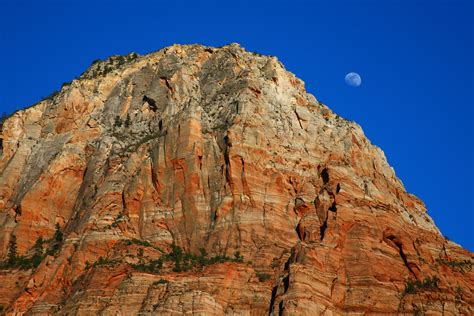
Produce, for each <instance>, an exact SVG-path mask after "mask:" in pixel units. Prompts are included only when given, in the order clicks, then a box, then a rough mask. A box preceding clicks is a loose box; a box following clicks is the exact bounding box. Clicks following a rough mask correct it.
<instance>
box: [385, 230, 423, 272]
mask: <svg viewBox="0 0 474 316" xmlns="http://www.w3.org/2000/svg"><path fill="white" fill-rule="evenodd" d="M386 238H387V239H388V240H390V241H392V242H393V244H394V245H395V246H396V247H397V248H398V253H399V254H400V258H402V260H403V264H404V265H405V267H406V268H407V269H408V271H410V272H411V274H413V275H414V276H415V278H416V274H415V272H413V269H412V268H411V267H410V264H409V263H408V259H407V256H406V254H405V252H404V251H403V244H402V243H401V242H400V241H399V240H398V239H397V237H395V236H393V235H390V236H387V237H386Z"/></svg>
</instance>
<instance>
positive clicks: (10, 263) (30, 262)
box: [0, 235, 44, 270]
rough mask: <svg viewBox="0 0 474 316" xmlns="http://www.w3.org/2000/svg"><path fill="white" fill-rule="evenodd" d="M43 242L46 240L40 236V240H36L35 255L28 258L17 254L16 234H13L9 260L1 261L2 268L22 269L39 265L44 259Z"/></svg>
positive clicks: (9, 247)
mask: <svg viewBox="0 0 474 316" xmlns="http://www.w3.org/2000/svg"><path fill="white" fill-rule="evenodd" d="M43 242H44V241H43V239H42V237H39V238H38V240H36V243H35V245H34V246H33V248H34V250H35V253H34V255H33V256H32V257H31V258H27V257H24V256H19V255H18V254H17V245H16V236H15V235H12V237H11V238H10V242H9V244H8V256H7V260H6V261H4V262H0V269H16V268H18V269H21V270H29V269H33V268H36V267H38V266H39V265H40V263H41V262H42V261H43V259H44V254H43V248H42V245H43Z"/></svg>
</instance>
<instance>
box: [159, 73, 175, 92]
mask: <svg viewBox="0 0 474 316" xmlns="http://www.w3.org/2000/svg"><path fill="white" fill-rule="evenodd" d="M160 79H161V80H163V81H164V82H165V85H166V88H168V90H169V91H171V92H173V87H171V85H170V83H169V81H168V78H166V77H160Z"/></svg>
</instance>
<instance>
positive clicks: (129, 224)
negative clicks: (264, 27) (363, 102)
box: [0, 43, 473, 314]
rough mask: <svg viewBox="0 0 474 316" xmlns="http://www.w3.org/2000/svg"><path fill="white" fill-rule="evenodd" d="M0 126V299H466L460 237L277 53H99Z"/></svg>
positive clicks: (31, 303) (400, 308)
mask: <svg viewBox="0 0 474 316" xmlns="http://www.w3.org/2000/svg"><path fill="white" fill-rule="evenodd" d="M1 139H2V155H1V159H0V175H1V178H0V210H1V211H0V246H1V247H0V255H1V258H3V259H2V260H3V262H2V265H1V268H2V269H3V270H0V281H1V283H2V285H3V287H2V290H0V293H1V295H0V305H2V306H4V307H5V309H6V310H7V311H8V312H14V313H31V314H39V313H42V314H55V313H58V312H60V313H65V314H66V313H71V314H85V313H88V314H90V313H99V312H101V313H110V314H139V313H151V314H160V313H197V312H200V313H205V314H233V313H236V314H246V313H255V314H264V313H265V314H276V313H277V312H279V313H288V314H322V313H326V312H330V313H333V314H341V313H348V312H349V313H350V312H362V313H363V312H366V313H391V314H394V313H399V312H402V313H411V312H415V311H416V310H418V309H420V308H422V310H424V311H425V312H434V313H436V312H441V311H443V312H449V313H453V314H457V313H465V314H470V313H472V307H471V305H470V304H469V302H471V301H472V299H473V296H472V293H473V291H472V290H473V286H472V282H471V281H470V280H471V279H472V272H471V267H472V258H473V255H472V253H470V252H469V251H467V250H464V249H462V248H460V247H459V246H458V245H455V244H454V243H452V242H449V241H448V240H446V239H445V238H444V237H443V236H441V234H440V233H439V231H438V229H437V228H436V226H435V225H434V223H433V221H432V220H431V218H430V217H429V215H428V214H427V212H426V208H425V206H424V204H423V203H422V202H421V201H420V200H419V199H418V198H416V197H415V196H413V195H412V194H409V193H408V192H406V190H405V188H404V187H403V185H402V183H401V181H400V180H399V179H398V178H397V177H396V175H395V173H394V171H393V169H392V168H391V167H390V166H389V165H388V163H387V161H386V158H385V155H384V154H383V152H382V150H381V149H379V148H378V147H376V146H374V145H372V144H371V143H370V141H369V140H368V139H367V138H366V137H365V135H364V133H363V132H362V129H361V128H360V126H358V125H357V124H356V123H354V122H349V121H347V120H344V119H342V118H341V117H339V116H338V115H336V114H334V113H333V112H332V111H331V110H330V109H329V108H328V107H327V106H326V105H324V104H322V103H321V102H319V101H318V100H317V99H316V98H315V97H314V96H312V95H311V94H309V93H307V92H306V91H305V88H304V83H303V81H301V80H300V79H298V78H297V77H296V76H295V75H293V74H292V73H290V72H288V71H286V70H285V68H284V66H283V65H282V64H281V63H280V62H279V61H278V59H277V58H276V57H272V56H263V55H260V54H256V53H251V52H248V51H246V50H244V49H243V48H241V47H240V45H239V44H234V43H232V44H229V45H225V46H223V47H220V48H214V47H206V46H201V45H173V46H170V47H167V48H163V49H161V50H159V51H157V52H153V53H150V54H146V55H143V56H139V55H138V54H136V53H131V54H128V55H126V56H112V57H110V58H108V59H107V60H105V61H97V62H94V63H93V64H92V65H91V67H90V68H89V69H88V70H86V71H85V72H84V73H83V74H82V75H81V76H80V77H79V78H78V79H76V80H74V81H73V82H72V83H71V84H68V85H65V86H64V87H63V88H62V89H61V91H60V92H59V93H58V94H56V95H54V96H52V97H51V98H48V99H46V100H44V101H42V102H40V103H38V104H36V105H34V106H33V107H30V108H28V109H25V110H23V111H19V112H17V113H15V114H14V115H13V116H12V117H10V118H9V119H8V120H6V122H5V123H4V124H3V127H2V131H1Z"/></svg>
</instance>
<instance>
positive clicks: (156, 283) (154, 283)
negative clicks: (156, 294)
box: [153, 279, 169, 285]
mask: <svg viewBox="0 0 474 316" xmlns="http://www.w3.org/2000/svg"><path fill="white" fill-rule="evenodd" d="M168 283H169V281H168V280H165V279H159V280H158V281H155V282H153V285H160V284H168Z"/></svg>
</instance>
